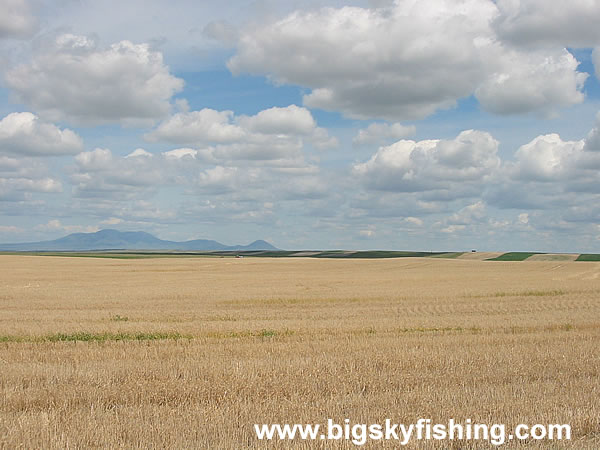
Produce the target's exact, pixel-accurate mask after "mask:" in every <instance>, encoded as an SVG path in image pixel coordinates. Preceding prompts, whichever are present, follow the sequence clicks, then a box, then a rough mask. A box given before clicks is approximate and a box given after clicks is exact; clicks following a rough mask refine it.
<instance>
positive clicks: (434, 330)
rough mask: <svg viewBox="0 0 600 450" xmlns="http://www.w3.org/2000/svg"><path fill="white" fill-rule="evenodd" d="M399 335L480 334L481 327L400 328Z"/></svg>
mask: <svg viewBox="0 0 600 450" xmlns="http://www.w3.org/2000/svg"><path fill="white" fill-rule="evenodd" d="M397 331H398V333H440V332H442V333H443V332H458V333H464V332H468V333H480V332H481V328H479V327H467V328H464V327H431V328H426V327H416V328H400V329H398V330H397Z"/></svg>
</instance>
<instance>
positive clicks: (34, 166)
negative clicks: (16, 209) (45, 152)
mask: <svg viewBox="0 0 600 450" xmlns="http://www.w3.org/2000/svg"><path fill="white" fill-rule="evenodd" d="M62 190H63V187H62V183H61V181H60V180H59V179H57V178H56V177H53V176H51V175H50V174H49V173H48V168H47V167H46V165H45V164H44V163H43V160H41V159H40V158H27V157H12V156H2V155H1V154H0V202H11V203H14V202H25V201H27V202H29V203H28V204H27V205H25V204H23V207H31V206H32V203H31V202H33V201H35V200H34V195H35V194H52V193H59V192H62Z"/></svg>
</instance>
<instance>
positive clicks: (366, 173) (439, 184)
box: [353, 130, 500, 198]
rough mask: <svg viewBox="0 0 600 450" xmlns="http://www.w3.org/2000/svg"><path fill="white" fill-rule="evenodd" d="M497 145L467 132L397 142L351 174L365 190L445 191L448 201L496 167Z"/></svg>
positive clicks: (488, 137)
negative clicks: (436, 137) (363, 185)
mask: <svg viewBox="0 0 600 450" xmlns="http://www.w3.org/2000/svg"><path fill="white" fill-rule="evenodd" d="M497 151H498V142H497V141H496V140H495V139H494V138H493V137H492V136H491V135H490V134H489V133H486V132H482V131H476V130H467V131H463V132H462V133H460V134H459V135H458V136H457V137H456V138H455V139H452V140H426V141H419V142H415V141H410V140H401V141H398V142H396V143H394V144H392V145H389V146H386V147H380V148H379V150H378V151H377V152H376V153H375V154H374V155H373V156H372V157H371V159H370V160H369V161H367V162H365V163H360V164H356V165H354V168H353V172H354V174H355V175H357V176H359V177H360V178H361V179H362V181H363V183H364V184H365V186H366V187H367V188H369V189H375V190H382V191H393V192H425V191H431V190H441V191H446V192H447V194H448V195H449V196H450V197H451V198H455V197H456V196H460V195H462V193H463V192H464V190H465V189H466V188H468V187H471V188H472V187H473V186H474V185H478V184H481V183H482V182H483V181H484V180H485V178H486V176H489V175H491V174H492V173H493V171H494V170H495V169H497V168H498V167H499V165H500V159H499V158H498V156H497Z"/></svg>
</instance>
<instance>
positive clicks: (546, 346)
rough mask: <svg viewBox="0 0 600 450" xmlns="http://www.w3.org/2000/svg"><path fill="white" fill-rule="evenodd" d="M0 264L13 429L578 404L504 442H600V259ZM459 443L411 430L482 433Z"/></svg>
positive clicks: (192, 443) (551, 411)
mask: <svg viewBox="0 0 600 450" xmlns="http://www.w3.org/2000/svg"><path fill="white" fill-rule="evenodd" d="M469 255H470V254H469ZM475 255H477V256H480V255H482V254H481V253H477V254H475ZM488 257H489V256H488ZM0 273H1V274H2V275H1V277H0V368H1V370H0V447H2V448H50V449H58V448H61V449H62V448H82V447H96V448H116V447H123V448H141V447H143V448H147V447H153V448H219V449H239V448H265V447H266V446H267V445H266V443H265V442H263V441H259V440H258V439H257V438H256V436H255V434H254V431H253V424H255V423H259V424H260V423H326V421H327V419H328V418H332V419H334V420H335V421H338V422H339V423H343V421H344V419H345V418H349V419H351V420H352V421H353V422H354V423H359V422H360V423H373V422H383V421H384V420H385V419H386V418H390V419H392V420H393V421H395V422H399V423H413V422H416V420H418V419H419V418H421V417H423V418H430V419H432V421H433V423H437V422H440V423H443V422H445V421H446V422H447V421H448V420H449V419H450V418H454V419H456V420H457V421H463V420H466V419H468V418H469V419H472V420H473V421H479V422H483V423H506V424H507V426H514V425H516V424H519V423H525V424H538V423H569V424H570V425H571V426H572V429H573V439H572V441H571V442H558V443H554V444H551V443H549V442H548V441H539V442H535V441H530V442H526V443H522V442H521V443H517V442H511V443H509V444H507V445H506V446H504V447H503V448H519V449H521V448H571V449H594V448H598V447H599V446H600V404H599V403H598V401H597V398H599V397H600V383H598V380H599V379H600V263H596V262H589V263H585V264H582V263H575V262H570V261H560V262H558V263H557V262H556V261H539V262H536V263H535V264H529V263H527V262H494V261H476V260H464V259H460V258H459V259H437V258H436V259H433V258H398V259H371V260H358V259H313V258H276V259H270V258H258V259H253V258H243V259H233V258H194V259H187V258H180V259H174V258H171V259H158V258H157V259H136V260H119V259H114V260H111V259H99V258H67V257H56V258H55V257H35V256H1V257H0ZM450 444H451V445H449V442H447V441H446V442H444V441H442V443H438V444H437V446H435V445H434V444H432V443H425V442H414V443H411V444H410V445H408V446H407V448H490V446H489V444H485V443H483V442H479V443H477V442H473V443H465V442H458V441H457V442H453V443H452V442H451V443H450ZM552 445H554V446H552ZM380 446H381V443H377V442H375V443H371V444H368V445H366V446H365V447H366V448H376V447H380ZM281 447H288V448H353V447H354V446H353V445H352V444H351V443H350V442H348V441H336V442H321V441H305V442H302V441H299V440H298V441H294V442H293V443H292V442H288V443H285V444H284V443H281V442H272V443H271V444H269V448H281ZM394 447H397V445H396V444H394V443H389V445H388V446H387V448H394Z"/></svg>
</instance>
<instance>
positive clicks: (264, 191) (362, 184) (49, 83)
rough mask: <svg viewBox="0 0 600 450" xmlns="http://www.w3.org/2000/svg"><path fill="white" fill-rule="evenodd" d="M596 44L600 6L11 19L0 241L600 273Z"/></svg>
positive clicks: (343, 5)
mask: <svg viewBox="0 0 600 450" xmlns="http://www.w3.org/2000/svg"><path fill="white" fill-rule="evenodd" d="M598 23H600V1H598V0H572V1H569V2H554V3H553V4H552V7H551V8H549V7H548V3H547V1H545V0H495V1H493V0H395V1H392V0H371V1H367V0H364V1H359V0H356V1H342V0H293V1H292V0H290V1H271V0H253V1H250V0H232V1H228V2H223V1H219V2H217V1H212V0H206V1H202V2H197V1H191V0H174V1H171V2H165V1H157V0H130V1H127V2H122V1H113V0H94V1H92V0H57V1H49V0H0V242H3V243H12V242H26V241H38V240H46V239H55V238H58V237H61V236H64V235H66V234H69V233H73V232H93V231H97V230H100V229H103V228H114V229H119V230H123V231H138V230H140V231H147V232H150V233H152V234H154V235H156V236H157V237H160V238H162V239H169V240H188V239H215V240H218V241H220V242H222V243H224V244H228V245H234V244H246V243H249V242H251V241H254V240H256V239H265V240H267V241H269V242H271V243H272V244H274V245H275V246H277V247H279V248H283V249H357V250H360V249H389V250H421V251H464V250H470V249H478V250H481V251H518V250H521V251H546V252H576V253H579V252H590V253H592V252H600V113H599V111H600V84H599V83H600V82H599V78H600V27H598Z"/></svg>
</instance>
